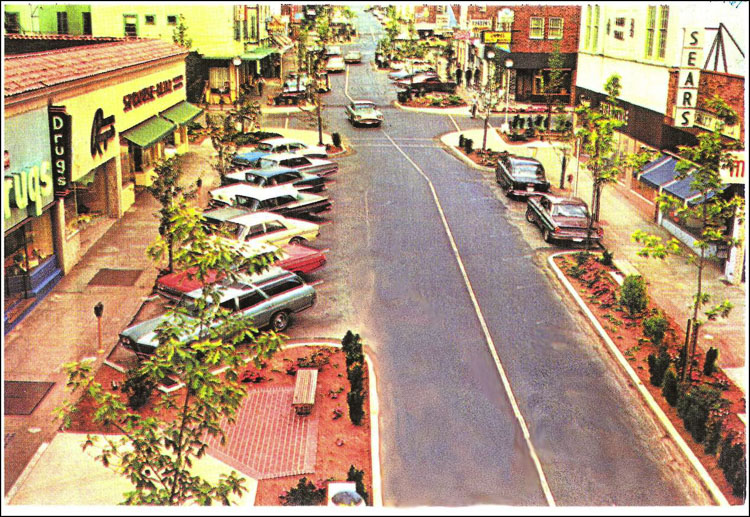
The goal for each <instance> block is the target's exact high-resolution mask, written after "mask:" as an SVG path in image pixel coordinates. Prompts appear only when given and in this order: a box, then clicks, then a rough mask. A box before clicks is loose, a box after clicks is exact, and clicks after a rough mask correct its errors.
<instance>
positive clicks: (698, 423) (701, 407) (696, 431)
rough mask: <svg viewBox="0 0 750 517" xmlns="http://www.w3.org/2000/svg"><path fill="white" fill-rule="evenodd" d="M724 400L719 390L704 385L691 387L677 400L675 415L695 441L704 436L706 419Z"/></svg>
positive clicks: (700, 440)
mask: <svg viewBox="0 0 750 517" xmlns="http://www.w3.org/2000/svg"><path fill="white" fill-rule="evenodd" d="M724 402H726V401H723V400H722V398H721V392H720V391H718V390H716V389H714V388H711V387H709V386H706V385H700V386H695V387H693V388H691V389H690V390H689V391H687V392H685V393H683V394H682V396H681V397H680V398H679V400H678V401H677V415H678V416H679V417H680V418H682V420H683V421H684V422H685V429H687V431H688V432H689V433H690V435H691V436H692V437H693V439H694V440H695V441H696V442H697V443H702V442H703V440H704V439H705V438H706V432H707V424H708V419H709V417H710V416H711V415H712V413H715V412H717V411H719V410H720V409H721V408H722V406H723V405H724Z"/></svg>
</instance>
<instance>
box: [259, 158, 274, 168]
mask: <svg viewBox="0 0 750 517" xmlns="http://www.w3.org/2000/svg"><path fill="white" fill-rule="evenodd" d="M256 163H257V165H258V167H259V168H261V169H265V168H266V167H275V166H276V165H278V164H277V163H276V162H275V161H274V160H269V159H267V158H261V159H260V160H258V161H257V162H256Z"/></svg>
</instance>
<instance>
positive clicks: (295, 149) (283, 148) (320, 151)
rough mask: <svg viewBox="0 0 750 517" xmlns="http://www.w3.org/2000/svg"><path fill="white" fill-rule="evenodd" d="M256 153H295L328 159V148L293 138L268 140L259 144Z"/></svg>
mask: <svg viewBox="0 0 750 517" xmlns="http://www.w3.org/2000/svg"><path fill="white" fill-rule="evenodd" d="M255 149H256V151H258V152H262V153H273V154H279V153H294V154H300V155H302V156H311V157H313V158H327V157H328V154H327V153H326V147H325V146H324V145H310V144H306V143H304V142H300V141H299V140H295V139H293V138H283V137H277V138H266V139H265V140H262V141H260V142H258V145H257V147H256V148H255Z"/></svg>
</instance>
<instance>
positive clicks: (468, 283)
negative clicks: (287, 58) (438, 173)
mask: <svg viewBox="0 0 750 517" xmlns="http://www.w3.org/2000/svg"><path fill="white" fill-rule="evenodd" d="M383 134H384V135H385V136H386V138H388V140H390V141H391V143H392V144H393V147H395V148H396V149H397V150H398V151H399V152H400V153H401V154H402V155H404V158H406V159H407V160H408V161H409V163H411V164H412V166H413V167H414V168H415V169H416V170H417V172H419V174H421V175H422V177H423V178H424V179H425V181H426V182H427V184H428V185H429V186H430V190H431V191H432V197H433V199H434V200H435V205H436V206H437V209H438V213H439V214H440V219H441V220H442V221H443V227H444V228H445V233H446V234H447V235H448V239H449V241H450V243H451V248H452V249H453V254H454V255H455V257H456V262H458V267H459V269H460V270H461V276H462V277H463V279H464V284H466V289H467V290H468V291H469V296H470V297H471V303H472V304H473V305H474V311H475V312H476V314H477V318H478V319H479V324H480V325H481V327H482V332H483V333H484V338H485V341H486V342H487V346H488V347H489V349H490V354H491V355H492V358H493V360H494V361H495V366H496V367H497V371H498V373H499V374H500V378H501V379H502V381H503V387H504V388H505V392H506V393H507V395H508V400H509V401H510V405H511V407H512V408H513V414H514V415H515V417H516V420H518V425H520V426H521V430H522V431H523V437H524V439H525V440H526V445H527V447H528V448H529V454H530V455H531V459H532V461H533V462H534V466H535V467H536V470H537V474H538V476H539V482H540V483H541V485H542V491H543V492H544V497H545V498H546V499H547V504H549V505H550V506H556V504H555V499H554V497H553V496H552V491H551V490H550V488H549V484H548V483H547V478H546V476H545V475H544V471H543V470H542V464H541V462H540V461H539V457H538V456H537V454H536V449H535V448H534V444H533V443H531V435H530V433H529V429H528V427H527V426H526V420H525V419H524V418H523V415H522V414H521V410H520V409H519V407H518V403H517V402H516V397H515V396H514V395H513V390H512V389H511V387H510V382H509V381H508V377H507V376H506V374H505V369H504V368H503V365H502V363H501V362H500V357H498V355H497V351H496V350H495V343H494V341H493V340H492V336H491V335H490V331H489V328H488V327H487V322H486V321H485V319H484V315H483V314H482V309H481V308H480V307H479V302H478V301H477V297H476V295H475V294H474V289H473V288H472V286H471V281H470V280H469V276H468V274H467V273H466V268H465V267H464V263H463V260H462V259H461V255H460V254H459V252H458V247H457V246H456V241H455V239H454V238H453V232H451V229H450V226H448V220H447V219H446V217H445V213H444V212H443V207H442V205H441V204H440V199H438V195H437V192H436V191H435V186H434V185H433V184H432V181H430V178H428V177H427V175H426V174H425V173H424V172H423V171H422V169H420V168H419V165H417V164H416V163H414V161H413V160H412V159H411V158H409V155H407V154H406V153H405V152H404V151H403V150H402V149H401V148H400V147H399V146H398V144H396V142H395V141H394V140H393V139H392V138H391V137H390V136H389V135H388V133H386V132H385V131H383Z"/></svg>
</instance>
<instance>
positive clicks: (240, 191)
mask: <svg viewBox="0 0 750 517" xmlns="http://www.w3.org/2000/svg"><path fill="white" fill-rule="evenodd" d="M210 194H211V201H210V204H209V206H212V207H216V206H237V207H241V208H244V209H245V210H247V211H249V212H263V211H268V212H275V213H277V214H281V215H283V216H287V217H299V216H303V217H304V216H307V217H309V216H311V215H313V214H319V213H321V212H327V211H329V210H331V208H332V204H331V201H330V200H329V199H328V197H324V196H319V195H317V194H307V193H303V192H300V191H299V190H297V189H296V188H294V187H290V186H280V187H267V188H263V187H256V186H255V185H248V184H246V183H235V184H233V185H226V186H224V187H219V188H215V189H213V190H212V191H211V192H210Z"/></svg>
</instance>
